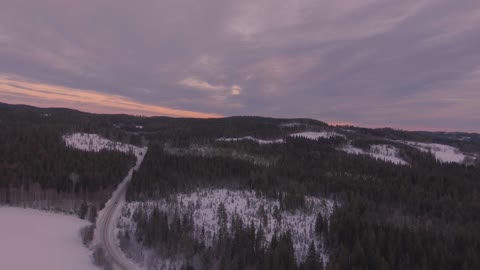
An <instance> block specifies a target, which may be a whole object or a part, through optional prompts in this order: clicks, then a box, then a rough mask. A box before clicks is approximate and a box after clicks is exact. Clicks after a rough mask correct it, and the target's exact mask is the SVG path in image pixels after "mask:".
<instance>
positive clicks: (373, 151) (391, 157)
mask: <svg viewBox="0 0 480 270" xmlns="http://www.w3.org/2000/svg"><path fill="white" fill-rule="evenodd" d="M340 150H342V151H344V152H346V153H348V154H353V155H367V156H370V157H372V158H375V159H378V160H382V161H385V162H391V163H394V164H397V165H408V162H406V161H405V160H403V159H401V158H400V157H399V154H400V150H398V148H396V147H394V146H392V145H386V144H375V145H371V146H370V150H369V151H364V150H363V149H360V148H356V147H354V146H352V145H351V144H347V145H345V146H343V147H342V148H340Z"/></svg>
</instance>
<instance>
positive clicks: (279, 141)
mask: <svg viewBox="0 0 480 270" xmlns="http://www.w3.org/2000/svg"><path fill="white" fill-rule="evenodd" d="M245 140H248V141H253V142H256V143H259V144H272V143H284V142H285V141H284V140H283V139H278V140H262V139H257V138H254V137H252V136H246V137H241V138H219V139H217V141H220V142H237V141H245Z"/></svg>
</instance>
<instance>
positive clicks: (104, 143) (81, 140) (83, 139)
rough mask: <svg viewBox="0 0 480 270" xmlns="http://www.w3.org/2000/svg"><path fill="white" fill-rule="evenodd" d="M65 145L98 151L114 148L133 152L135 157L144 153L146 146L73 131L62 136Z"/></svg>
mask: <svg viewBox="0 0 480 270" xmlns="http://www.w3.org/2000/svg"><path fill="white" fill-rule="evenodd" d="M63 140H64V142H65V144H66V145H67V146H70V147H73V148H75V149H79V150H83V151H92V152H98V151H101V150H115V151H120V152H123V153H133V154H134V155H135V156H136V157H137V159H138V158H140V157H141V156H143V155H144V154H145V152H146V151H147V148H146V147H138V146H135V145H131V144H126V143H120V142H114V141H111V140H108V139H105V138H102V137H100V136H99V135H97V134H87V133H73V134H67V135H64V136H63Z"/></svg>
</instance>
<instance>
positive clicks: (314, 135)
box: [217, 131, 345, 144]
mask: <svg viewBox="0 0 480 270" xmlns="http://www.w3.org/2000/svg"><path fill="white" fill-rule="evenodd" d="M288 137H293V138H305V139H310V140H318V139H320V138H322V139H330V138H334V137H342V138H345V136H344V135H342V134H339V133H336V132H330V131H321V132H314V131H305V132H299V133H293V134H290V135H288ZM244 140H250V141H254V142H257V143H259V144H273V143H285V140H284V139H277V140H262V139H257V138H254V137H252V136H246V137H241V138H219V139H217V141H222V142H237V141H244Z"/></svg>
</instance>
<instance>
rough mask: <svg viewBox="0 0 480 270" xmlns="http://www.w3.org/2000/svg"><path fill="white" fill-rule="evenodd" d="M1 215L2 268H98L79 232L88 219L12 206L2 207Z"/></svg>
mask: <svg viewBox="0 0 480 270" xmlns="http://www.w3.org/2000/svg"><path fill="white" fill-rule="evenodd" d="M0 217H1V219H0V239H1V240H0V269H2V270H3V269H5V270H34V269H42V270H43V269H45V270H47V269H48V270H65V269H68V270H98V268H97V267H95V266H94V265H93V263H92V259H91V256H90V251H89V250H88V249H87V248H85V247H84V246H83V245H82V240H81V238H80V235H79V231H80V229H81V228H82V227H84V226H86V225H88V222H86V221H84V220H81V219H78V218H76V217H73V216H67V215H62V214H53V213H48V212H41V211H38V210H33V209H23V208H13V207H0Z"/></svg>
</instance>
